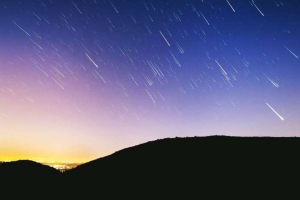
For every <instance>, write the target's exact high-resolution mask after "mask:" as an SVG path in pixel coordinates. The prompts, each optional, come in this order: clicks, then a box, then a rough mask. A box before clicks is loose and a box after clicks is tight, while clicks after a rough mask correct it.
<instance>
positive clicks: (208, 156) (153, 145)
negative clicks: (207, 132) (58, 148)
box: [64, 136, 300, 199]
mask: <svg viewBox="0 0 300 200" xmlns="http://www.w3.org/2000/svg"><path fill="white" fill-rule="evenodd" d="M299 158H300V139H299V138H267V137H263V138H250V137H249V138H240V137H225V136H210V137H194V138H173V139H171V138H169V139H162V140H157V141H152V142H147V143H145V144H141V145H137V146H134V147H130V148H126V149H124V150H121V151H118V152H116V153H114V154H112V155H109V156H106V157H103V158H100V159H97V160H94V161H91V162H88V163H86V164H83V165H80V166H78V167H76V168H75V169H72V170H70V171H67V172H66V173H65V174H64V175H65V178H66V180H67V181H68V182H69V185H71V186H72V187H71V188H73V191H75V194H76V196H82V197H83V196H85V197H86V196H87V195H89V196H90V197H92V196H95V195H96V196H97V195H99V193H100V194H101V195H102V196H106V197H110V198H114V197H116V198H117V197H119V195H121V197H123V198H125V197H126V198H127V197H131V198H132V197H136V198H141V199H143V198H145V197H150V196H151V197H152V198H168V199H169V198H187V197H188V196H190V198H192V197H194V196H195V197H198V198H200V197H205V194H207V195H209V196H210V197H214V196H215V197H224V196H226V194H229V197H232V195H233V194H235V195H237V194H239V193H242V194H243V196H240V197H239V198H242V197H248V196H250V195H251V194H260V197H263V196H261V195H263V194H265V195H266V196H265V197H268V198H269V197H270V195H274V194H276V192H279V191H283V189H284V188H287V189H288V191H290V190H292V189H293V188H295V187H296V185H293V184H292V183H293V182H295V183H298V182H299V181H300V179H299V178H300V176H299V171H300V162H299ZM287 194H288V193H287ZM203 195H204V196H203ZM237 197H238V195H237ZM254 197H255V196H254ZM277 197H278V196H277ZM285 197H286V194H285Z"/></svg>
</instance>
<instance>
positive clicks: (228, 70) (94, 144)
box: [0, 0, 300, 162]
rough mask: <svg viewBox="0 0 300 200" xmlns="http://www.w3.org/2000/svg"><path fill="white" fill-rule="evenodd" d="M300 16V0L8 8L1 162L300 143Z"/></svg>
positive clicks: (1, 68) (13, 2)
mask: <svg viewBox="0 0 300 200" xmlns="http://www.w3.org/2000/svg"><path fill="white" fill-rule="evenodd" d="M299 10H300V2H299V1H298V0H256V1H252V0H187V1H184V0H163V1H160V0H73V1H69V0H64V1H62V0H19V1H17V0H2V1H0V152H1V153H0V160H1V159H2V160H3V159H8V160H9V159H10V160H12V159H25V158H26V159H32V160H37V161H43V160H47V161H49V160H56V161H76V162H77V161H79V162H85V161H89V160H91V159H95V158H98V157H102V156H106V155H108V154H111V153H113V152H114V151H117V150H120V149H123V148H125V147H129V146H133V145H136V144H140V143H144V142H147V141H149V140H156V139H160V138H166V137H176V136H177V137H187V136H207V135H231V136H300V123H299V122H300V104H299V103H300V62H299V61H300V59H299V56H300V12H299ZM216 148H217V147H216Z"/></svg>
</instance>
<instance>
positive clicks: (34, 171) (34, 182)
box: [0, 160, 62, 199]
mask: <svg viewBox="0 0 300 200" xmlns="http://www.w3.org/2000/svg"><path fill="white" fill-rule="evenodd" d="M61 184H62V174H61V173H60V172H59V171H58V170H56V169H54V168H52V167H49V166H47V165H42V164H40V163H37V162H33V161H29V160H19V161H13V162H5V163H2V164H0V188H1V195H8V196H9V197H10V198H17V197H22V198H25V197H29V198H31V199H39V198H41V196H40V194H46V196H47V197H54V196H55V195H56V194H57V192H58V191H60V190H61V189H60V188H61ZM15 195H16V196H15ZM8 196H7V197H8Z"/></svg>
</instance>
